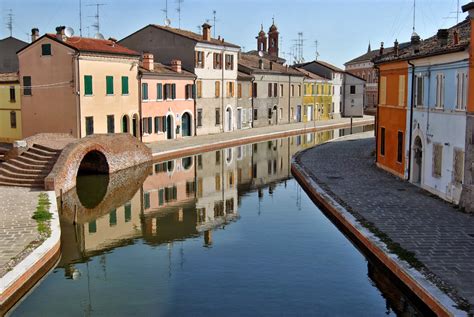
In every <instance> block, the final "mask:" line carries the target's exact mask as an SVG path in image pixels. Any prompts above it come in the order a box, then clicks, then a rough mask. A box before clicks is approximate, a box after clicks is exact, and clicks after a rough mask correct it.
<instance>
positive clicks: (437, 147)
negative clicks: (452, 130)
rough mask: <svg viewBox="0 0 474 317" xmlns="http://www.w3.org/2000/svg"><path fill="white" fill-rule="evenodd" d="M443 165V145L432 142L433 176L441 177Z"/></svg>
mask: <svg viewBox="0 0 474 317" xmlns="http://www.w3.org/2000/svg"><path fill="white" fill-rule="evenodd" d="M442 165H443V145H441V144H433V176H434V177H441V169H442Z"/></svg>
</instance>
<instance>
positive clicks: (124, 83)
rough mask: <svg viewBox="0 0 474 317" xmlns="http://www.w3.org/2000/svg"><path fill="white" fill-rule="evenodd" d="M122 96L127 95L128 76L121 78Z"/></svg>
mask: <svg viewBox="0 0 474 317" xmlns="http://www.w3.org/2000/svg"><path fill="white" fill-rule="evenodd" d="M122 95H128V76H122Z"/></svg>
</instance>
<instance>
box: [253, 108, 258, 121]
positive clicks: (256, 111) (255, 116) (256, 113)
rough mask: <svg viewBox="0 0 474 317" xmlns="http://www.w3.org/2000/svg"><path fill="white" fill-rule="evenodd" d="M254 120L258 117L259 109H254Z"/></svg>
mask: <svg viewBox="0 0 474 317" xmlns="http://www.w3.org/2000/svg"><path fill="white" fill-rule="evenodd" d="M252 119H253V120H257V119H258V109H253V118H252Z"/></svg>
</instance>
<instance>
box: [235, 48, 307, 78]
mask: <svg viewBox="0 0 474 317" xmlns="http://www.w3.org/2000/svg"><path fill="white" fill-rule="evenodd" d="M260 59H261V60H262V61H263V69H260V67H259V60H260ZM270 63H272V69H270ZM239 66H243V67H244V68H246V69H248V70H249V71H250V72H251V73H269V74H284V75H293V76H304V74H302V73H300V72H299V71H297V70H296V69H293V68H291V67H288V66H285V65H282V64H279V63H277V62H272V61H270V60H268V59H266V58H264V57H262V58H261V57H259V56H255V55H253V54H245V53H243V54H240V58H239Z"/></svg>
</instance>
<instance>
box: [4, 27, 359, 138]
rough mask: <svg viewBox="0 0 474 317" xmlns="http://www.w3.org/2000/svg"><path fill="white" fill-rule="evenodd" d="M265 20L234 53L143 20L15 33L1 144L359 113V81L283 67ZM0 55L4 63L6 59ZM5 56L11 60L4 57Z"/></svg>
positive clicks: (325, 69) (176, 133)
mask: <svg viewBox="0 0 474 317" xmlns="http://www.w3.org/2000/svg"><path fill="white" fill-rule="evenodd" d="M278 39H279V32H278V29H277V27H276V25H275V24H274V23H273V24H272V25H271V27H270V28H269V31H268V36H267V33H265V32H264V31H263V26H262V28H261V30H260V32H259V33H258V36H257V50H255V51H250V52H241V49H240V47H239V46H238V45H235V44H232V43H229V42H226V41H225V40H224V39H223V38H221V37H220V36H219V37H218V38H212V37H211V26H210V25H208V24H203V25H202V34H197V33H194V32H190V31H186V30H182V29H176V28H172V27H169V26H161V25H155V24H150V25H147V26H145V27H143V28H142V29H140V30H138V31H136V32H134V33H132V34H130V35H129V36H127V37H125V38H124V39H122V40H120V41H117V40H115V39H113V38H109V39H108V40H105V39H96V38H85V37H76V36H66V28H65V27H57V28H56V33H46V34H44V35H42V36H40V34H39V30H38V29H36V28H35V29H32V34H31V43H30V44H28V43H24V42H21V41H18V40H16V39H13V38H7V39H4V40H2V41H0V46H2V47H4V46H5V47H6V46H8V50H5V51H3V48H2V52H7V51H8V54H6V55H8V62H6V64H8V65H7V66H8V67H5V68H4V69H0V73H2V74H1V75H0V87H1V89H0V91H1V95H0V97H1V100H0V122H1V123H2V124H1V125H0V142H12V141H14V140H18V139H21V138H25V137H28V136H31V135H34V134H37V133H46V132H48V133H67V134H70V135H72V136H73V137H76V138H81V137H84V136H87V135H90V134H95V133H131V134H133V135H134V136H136V137H138V138H140V139H141V140H142V141H143V142H156V141H160V140H165V139H175V138H181V137H188V136H194V135H203V134H214V133H220V132H228V131H234V130H238V129H248V128H253V127H264V126H268V125H276V124H286V123H294V122H308V121H315V120H328V119H332V118H339V117H341V116H362V114H363V109H362V104H363V96H364V87H365V81H364V80H363V79H361V78H359V77H357V76H355V75H352V74H350V73H348V72H345V71H344V70H342V69H339V68H337V67H335V66H333V65H331V64H329V63H325V62H322V61H312V62H309V63H305V64H301V65H293V66H289V65H286V64H285V60H283V59H282V58H280V57H279V56H278V52H279V47H278ZM6 55H5V56H3V53H2V56H0V60H2V61H3V60H7V56H6ZM12 55H13V57H12Z"/></svg>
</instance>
